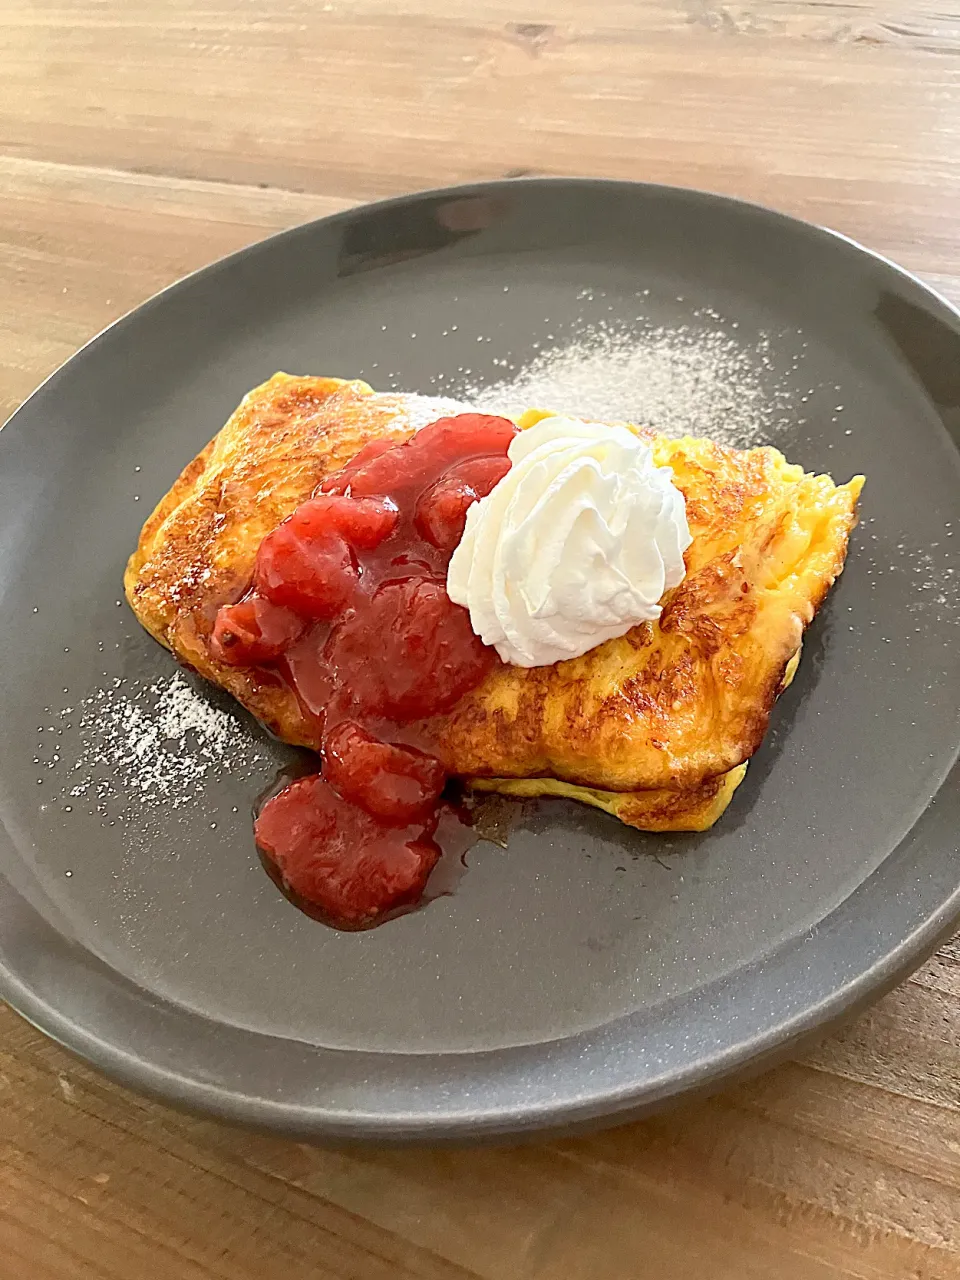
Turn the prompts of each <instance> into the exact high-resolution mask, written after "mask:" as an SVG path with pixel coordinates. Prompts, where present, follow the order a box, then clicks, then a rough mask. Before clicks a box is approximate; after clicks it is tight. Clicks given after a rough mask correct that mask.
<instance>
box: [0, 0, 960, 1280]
mask: <svg viewBox="0 0 960 1280" xmlns="http://www.w3.org/2000/svg"><path fill="white" fill-rule="evenodd" d="M0 24H2V39H0V407H2V408H3V409H12V408H13V407H14V405H15V404H16V403H17V402H18V401H19V400H20V399H21V398H23V397H24V396H25V395H26V394H27V393H28V392H29V391H30V390H31V388H32V387H33V386H34V385H36V383H37V382H39V381H40V380H41V379H42V378H43V377H44V376H45V375H46V374H47V373H48V372H50V371H51V370H52V369H53V368H54V367H56V365H57V364H59V363H60V362H61V361H62V360H63V359H64V358H65V357H66V356H67V355H69V354H70V353H71V352H72V351H73V350H74V349H75V348H76V347H77V346H78V345H80V344H81V343H82V342H83V341H85V340H86V339H87V338H88V337H90V336H91V335H92V334H93V333H94V332H96V331H97V330H98V329H99V328H101V327H102V326H103V325H104V324H106V323H107V322H109V321H110V320H111V319H113V318H115V317H116V316H117V315H119V314H121V313H122V312H123V311H125V310H127V309H128V308H129V307H131V306H134V305H136V304H137V303H139V302H140V301H142V300H143V299H144V298H145V297H147V296H148V295H149V294H151V293H152V292H154V291H155V290H156V289H158V288H160V287H161V286H163V285H164V284H166V283H168V282H169V281H170V280H172V279H174V278H176V277H177V276H179V275H181V274H183V273H184V272H186V271H189V270H191V269H193V268H195V267H198V266H200V265H202V264H203V263H204V262H206V261H209V260H210V259H212V258H214V257H217V256H219V255H220V254H223V253H225V252H228V251H230V250H232V249H235V248H237V247H239V246H241V245H242V244H245V243H247V242H248V241H251V240H254V239H257V238H259V237H260V236H262V235H264V234H266V233H268V232H270V231H272V230H275V229H279V228H281V227H284V226H287V225H290V224H293V223H296V222H300V221H303V220H305V219H307V218H310V217H315V216H320V215H323V214H326V213H329V212H332V211H334V210H336V209H340V208H343V207H346V206H347V205H348V204H349V203H351V202H353V201H357V200H361V199H366V198H370V197H374V196H380V195H387V194H393V193H395V192H398V191H401V190H406V189H410V188H413V187H418V186H426V185H432V184H439V183H446V182H453V181H459V180H462V179H472V178H480V177H492V176H502V175H504V174H517V173H527V172H536V173H591V174H601V175H605V176H619V177H630V178H650V179H656V180H659V181H667V182H676V183H685V184H689V185H696V186H702V187H707V188H711V189H713V190H718V191H726V192H731V193H734V194H737V195H742V196H746V197H748V198H752V199H759V200H763V201H765V202H767V203H771V204H773V205H776V206H778V207H780V208H783V209H786V210H787V211H790V212H794V213H798V214H800V215H802V216H805V217H808V218H813V219H815V220H818V221H821V222H825V223H828V224H830V225H833V226H835V227H837V228H838V229H839V230H842V231H844V232H846V233H848V234H851V235H854V236H856V237H858V238H860V239H862V240H864V241H865V242H867V243H868V244H870V245H871V246H872V247H873V248H876V249H879V250H881V251H883V252H886V253H889V254H891V255H893V256H895V257H896V258H898V259H899V260H900V261H902V262H903V263H904V265H906V266H908V267H911V268H912V269H914V270H916V271H919V272H921V273H923V274H925V275H926V277H927V278H928V279H930V280H931V281H932V282H933V283H934V284H936V285H937V286H938V287H939V288H941V289H942V290H943V291H944V292H946V293H947V294H948V295H949V296H951V297H952V298H953V299H954V300H957V301H960V265H958V264H960V8H958V9H957V10H955V11H954V10H934V9H931V8H921V7H919V6H916V5H909V4H902V3H901V4H898V3H893V2H892V0H889V2H883V0H874V2H871V0H863V2H862V3H851V4H836V3H831V2H829V0H827V2H824V0H810V2H809V3H803V2H796V3H792V2H790V0H779V2H778V0H770V2H769V3H752V4H739V3H727V4H719V3H711V2H709V0H686V2H683V0H650V2H648V3H642V4H641V3H636V2H635V0H598V2H597V3H594V4H592V5H591V6H589V7H587V6H583V5H579V4H575V3H573V0H530V2H529V3H528V4H526V5H525V6H524V7H523V8H522V9H518V8H517V7H516V5H515V4H514V3H512V0H476V2H475V3H474V4H472V5H471V6H470V7H469V8H468V7H467V6H465V5H451V4H450V3H449V0H419V2H418V3H413V2H411V0H399V2H392V0H351V2H350V3H345V2H342V3H332V4H330V3H328V4H323V3H313V2H311V0H275V2H274V3H272V4H269V5H264V4H261V3H253V0H208V2H207V3H205V4H203V5H202V6H197V5H196V4H194V3H190V2H189V0H138V2H134V0H100V2H97V0H82V2H78V3H75V4H73V5H69V6H68V5H66V4H61V5H55V4H50V3H44V2H43V0H37V2H35V3H28V2H27V0H0ZM0 1103H2V1106H0V1149H2V1160H0V1278H2V1280H88V1278H89V1280H94V1278H96V1280H140V1277H144V1278H146V1277H150V1280H153V1278H154V1277H156V1278H157V1280H181V1278H182V1280H212V1278H213V1277H217V1278H219V1277H223V1278H224V1280H228V1278H229V1280H247V1278H249V1280H254V1278H256V1280H264V1278H265V1280H273V1278H274V1277H283V1278H284V1280H299V1278H300V1277H308V1276H309V1277H320V1278H321V1280H326V1277H330V1278H333V1277H337V1278H338V1280H339V1278H344V1277H351V1278H357V1280H381V1278H383V1280H387V1277H413V1278H416V1280H461V1278H464V1280H465V1278H467V1277H482V1278H483V1280H487V1278H489V1280H505V1278H506V1280H587V1277H589V1278H590V1280H598V1278H599V1280H620V1277H623V1278H624V1280H628V1278H630V1280H632V1278H633V1277H643V1278H644V1280H645V1278H646V1277H651V1278H652V1277H656V1280H692V1278H697V1280H699V1278H700V1277H704V1278H706V1280H727V1278H729V1280H759V1278H761V1277H762V1278H763V1280H767V1278H769V1280H836V1278H838V1277H851V1278H852V1277H858V1278H863V1280H902V1278H903V1277H917V1278H922V1280H940V1278H943V1280H948V1278H950V1277H958V1276H960V946H958V944H957V942H956V941H955V942H954V943H953V944H951V945H949V946H947V947H945V948H943V949H942V950H941V952H940V953H939V954H938V956H936V957H935V958H934V959H933V960H931V961H930V962H929V963H928V964H927V965H926V966H924V968H923V969H921V970H920V972H919V973H918V974H917V975H916V976H915V977H914V978H913V979H911V980H910V981H909V982H907V983H906V984H905V985H904V986H903V987H902V988H900V989H899V990H898V991H896V992H895V993H893V994H892V995H890V996H888V997H887V998H886V999H885V1000H883V1001H881V1002H880V1003H879V1004H878V1005H877V1006H876V1007H875V1008H874V1009H873V1010H872V1011H871V1012H869V1013H868V1014H866V1015H864V1016H863V1017H861V1018H860V1019H859V1020H858V1021H857V1022H856V1023H854V1024H853V1025H852V1026H851V1027H850V1028H848V1029H847V1030H846V1031H844V1032H843V1033H841V1034H840V1035H837V1036H834V1037H833V1038H832V1039H830V1040H829V1041H827V1042H825V1043H824V1044H823V1045H821V1046H820V1047H819V1048H817V1049H816V1050H815V1051H812V1052H810V1053H809V1054H807V1055H806V1056H805V1058H804V1059H803V1060H802V1061H800V1062H795V1063H791V1064H789V1065H787V1066H784V1067H781V1068H780V1069H778V1070H776V1071H774V1072H771V1073H770V1074H768V1075H767V1076H765V1077H763V1078H762V1079H761V1080H758V1081H756V1082H754V1083H752V1084H749V1085H744V1086H741V1087H738V1088H736V1089H733V1090H731V1091H729V1092H727V1093H725V1094H723V1095H722V1096H721V1097H719V1098H716V1099H713V1100H711V1101H708V1102H702V1103H698V1104H696V1105H694V1106H688V1107H686V1108H683V1109H681V1110H679V1111H675V1112H673V1113H670V1114H668V1115H665V1116H662V1117H657V1118H655V1119H653V1120H650V1121H647V1122H645V1123H642V1124H638V1125H633V1126H630V1127H627V1128H624V1129H621V1130H618V1131H614V1132H611V1133H607V1134H602V1135H598V1136H593V1137H586V1138H577V1139H570V1140H564V1141H556V1142H539V1143H535V1144H531V1145H528V1146H524V1147H521V1148H503V1149H496V1150H483V1151H396V1150H379V1149H363V1150H359V1149H326V1150H319V1149H312V1148H308V1147H304V1146H301V1145H298V1144H294V1143H290V1142H286V1141H281V1140H277V1139H272V1138H269V1137H263V1136H258V1135H252V1134H247V1133H243V1132H239V1131H235V1130H232V1129H228V1128H226V1127H224V1126H221V1125H217V1124H215V1123H213V1122H209V1121H204V1120H198V1119H193V1118H189V1117H184V1116H181V1115H179V1114H176V1113H174V1112H172V1111H170V1110H168V1109H166V1108H165V1107H163V1106H160V1105H158V1104H155V1103H151V1102H146V1101H144V1100H142V1099H139V1098H137V1097H135V1096H133V1095H131V1094H129V1093H127V1092H125V1091H123V1090H121V1089H119V1088H117V1087H116V1086H113V1085H112V1084H110V1083H108V1082H107V1081H105V1080H104V1079H102V1078H101V1077H100V1076H98V1075H97V1074H95V1073H94V1072H92V1071H90V1070H89V1069H87V1068H86V1067H84V1066H81V1065H80V1064H78V1063H77V1062H75V1061H74V1060H73V1059H72V1058H70V1057H69V1056H68V1055H67V1054H65V1053H64V1052H63V1051H62V1050H61V1049H59V1048H58V1047H57V1046H55V1045H53V1044H51V1043H49V1042H48V1041H46V1040H44V1039H43V1038H42V1037H41V1036H39V1035H38V1034H37V1033H36V1032H35V1031H33V1030H32V1029H31V1028H30V1027H28V1026H27V1025H26V1024H24V1023H23V1022H21V1021H20V1020H19V1019H18V1018H16V1016H15V1015H13V1014H12V1013H10V1012H9V1011H3V1012H0Z"/></svg>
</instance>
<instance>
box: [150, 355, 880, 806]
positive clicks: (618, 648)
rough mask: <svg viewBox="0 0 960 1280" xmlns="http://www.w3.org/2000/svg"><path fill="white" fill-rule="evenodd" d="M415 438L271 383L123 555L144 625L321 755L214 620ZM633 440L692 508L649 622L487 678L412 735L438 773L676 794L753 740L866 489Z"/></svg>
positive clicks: (379, 409)
mask: <svg viewBox="0 0 960 1280" xmlns="http://www.w3.org/2000/svg"><path fill="white" fill-rule="evenodd" d="M539 416H542V415H539V414H531V415H530V419H531V420H533V419H535V418H536V417H539ZM522 425H525V423H522ZM410 430H411V428H410V424H409V421H408V418H407V414H406V409H405V406H404V401H403V398H402V397H399V396H390V395H376V394H375V393H374V392H372V391H371V390H370V388H369V387H368V386H366V384H365V383H361V382H343V381H340V380H338V379H334V378H291V377H288V376H287V375H285V374H276V375H275V376H274V377H273V378H271V379H270V380H269V381H268V382H266V383H264V384H263V386H261V387H258V388H256V389H255V390H254V391H252V392H250V394H249V395H248V396H247V397H246V398H245V399H244V401H243V403H242V404H241V405H240V407H239V408H238V409H237V411H236V412H235V413H234V414H233V416H232V417H231V418H230V421H229V422H228V423H227V424H226V426H225V427H224V428H223V430H222V431H221V432H220V434H219V435H218V436H217V437H216V438H215V440H213V441H212V442H211V444H210V445H208V446H207V448H206V449H204V450H203V452H202V453H201V454H199V456H198V457H197V458H195V459H194V461H193V462H191V463H190V464H189V466H188V467H187V468H186V469H185V470H184V472H183V473H182V475H181V476H180V478H179V479H178V480H177V481H176V483H175V484H174V486H173V488H172V489H171V490H170V492H169V493H168V494H167V495H166V497H165V498H164V499H163V500H162V501H161V503H160V504H159V506H158V507H157V509H156V511H154V513H153V514H152V515H151V517H150V519H149V520H148V521H147V523H146V525H145V526H144V529H143V532H142V534H141V538H140V542H139V545H138V547H137V550H136V552H135V553H134V555H133V556H132V557H131V559H130V562H129V565H128V567H127V573H126V578H125V586H126V591H127V597H128V599H129V601H130V604H131V606H132V608H133V610H134V612H135V613H136V615H137V617H138V618H139V619H140V621H141V622H142V623H143V625H144V626H145V627H146V628H147V630H148V631H149V632H150V633H151V634H152V635H154V636H155V637H156V638H157V639H158V640H159V641H160V642H161V643H162V644H164V645H166V646H167V647H168V648H170V649H172V650H173V652H174V653H175V654H176V655H177V656H178V657H179V658H180V659H181V661H183V662H185V663H186V664H188V665H189V666H191V667H193V668H194V669H195V670H197V671H198V672H200V673H201V674H202V675H204V676H206V677H207V678H208V679H210V680H212V681H214V682H215V683H217V684H219V685H221V686H222V687H223V688H225V689H227V690H228V691H229V692H230V693H232V694H233V695H234V697H236V698H237V699H238V700H239V701H240V702H241V703H242V704H243V705H244V706H245V707H247V708H248V709H249V710H250V711H251V712H253V714H254V715H256V716H257V717H258V718H259V719H261V720H262V721H263V722H264V723H265V724H266V725H267V726H268V728H270V729H271V730H272V732H274V733H275V734H277V736H279V737H280V738H282V739H284V740H285V741H288V742H291V743H296V744H300V745H304V746H313V747H316V746H318V745H319V744H318V742H317V732H316V727H315V726H314V725H313V724H312V723H311V722H309V721H308V720H307V719H306V718H305V717H304V716H303V714H302V713H301V711H300V708H299V706H298V704H297V701H296V698H295V697H294V695H293V694H292V692H291V691H290V690H289V689H288V688H286V687H285V686H284V685H282V684H280V683H279V681H277V680H275V679H273V678H272V677H271V676H270V675H269V673H264V672H258V671H257V670H254V669H244V668H237V667H228V666H225V665H223V664H220V663H218V662H217V661H216V659H215V658H214V656H213V653H212V651H211V648H210V636H211V632H212V628H213V621H214V618H215V616H216V612H217V610H218V608H219V607H220V606H221V605H223V604H227V603H230V602H232V601H234V600H236V599H237V598H238V597H239V595H240V594H241V593H242V592H243V590H244V589H245V588H246V586H247V584H248V582H249V579H250V575H251V573H252V569H253V564H254V559H255V557H256V553H257V548H258V547H259V544H260V542H261V540H262V539H263V537H264V536H265V535H266V534H267V533H269V532H270V530H271V529H273V528H275V527H276V525H277V524H278V523H279V522H280V521H281V520H282V519H283V518H284V517H285V516H287V515H289V514H290V512H291V511H292V510H293V509H294V508H295V507H296V506H297V505H298V504H299V503H300V502H302V501H303V500H304V499H305V498H307V497H308V496H309V495H310V493H311V492H312V491H313V489H314V488H315V487H316V485H317V484H318V483H319V482H320V481H321V480H322V479H323V477H324V476H326V475H327V474H329V473H330V472H332V471H335V470H337V469H338V468H339V467H341V466H342V465H343V464H344V463H345V462H346V461H348V460H349V458H350V457H352V456H353V455H354V454H355V453H356V452H357V450H358V449H360V448H361V447H362V446H363V445H364V444H366V443H367V442H368V441H369V440H371V439H377V438H384V437H393V438H396V439H398V440H399V439H403V438H404V437H405V436H406V435H407V434H409V432H410ZM641 434H643V435H645V436H646V438H648V439H650V440H651V442H652V444H653V447H654V453H655V456H656V460H657V462H658V463H661V464H669V465H670V466H671V467H673V470H674V478H675V481H676V483H677V485H678V487H679V488H680V489H681V490H682V491H683V493H684V496H685V498H686V501H687V513H688V518H689V522H690V527H691V532H692V534H693V543H692V545H691V547H690V548H689V550H688V552H687V555H686V562H687V576H686V578H685V579H684V581H683V582H682V583H681V585H680V586H679V587H678V588H676V590H674V591H672V592H669V593H668V594H667V596H666V597H665V599H664V602H663V606H664V607H663V613H662V616H661V618H660V620H659V622H658V623H652V624H644V625H643V626H640V627H636V628H634V629H633V630H632V631H630V632H629V633H628V634H627V635H625V636H623V637H621V638H619V639H617V640H611V641H608V642H607V643H606V644H603V645H600V646H599V647H598V648H596V649H594V650H592V651H591V652H590V653H588V654H585V655H584V656H583V657H581V658H575V659H573V660H572V661H569V662H562V663H557V664H556V665H554V666H552V667H541V668H532V669H521V668H517V667H508V666H501V667H499V668H498V669H497V670H496V671H494V672H493V674H492V675H491V676H490V677H489V678H488V679H487V680H486V681H485V682H484V683H483V684H482V685H481V686H480V687H479V688H478V689H476V690H475V691H474V692H473V693H471V694H469V695H468V696H467V697H466V698H464V699H462V700H461V702H460V703H458V705H457V707H456V708H455V709H454V711H453V712H452V713H451V714H450V715H448V716H446V717H443V718H440V719H437V720H435V721H433V722H431V723H430V724H429V725H428V726H426V728H427V729H428V731H429V733H430V736H431V738H432V739H433V740H434V741H435V743H436V750H437V753H438V754H439V755H440V756H441V758H442V760H443V762H444V764H445V765H446V766H447V768H448V769H449V770H450V771H451V772H453V773H457V774H460V775H465V776H481V777H491V778H526V779H531V778H539V779H541V780H542V778H543V777H544V776H546V777H551V778H555V779H558V780H560V781H562V782H566V783H570V784H573V785H577V786H582V787H586V788H593V789H600V790H604V791H613V792H637V791H650V790H657V789H665V790H670V791H685V790H694V789H696V788H699V787H701V786H702V785H703V784H704V783H705V782H707V781H708V780H714V779H717V778H719V776H720V775H722V774H727V773H729V772H730V771H731V770H733V769H735V768H736V767H737V766H738V765H740V764H742V763H743V762H744V761H745V760H747V759H749V757H750V756H751V755H752V754H753V752H754V751H755V750H756V748H757V747H758V746H759V744H760V741H761V739H762V737H763V734H764V732H765V730H766V726H767V720H768V717H769V713H770V709H771V707H772V705H773V703H774V701H775V699H776V696H777V693H778V691H779V688H780V686H781V683H782V681H783V678H784V674H785V671H786V668H787V665H788V663H789V661H790V658H791V657H792V656H793V655H794V654H795V653H796V651H797V649H798V648H799V645H800V641H801V637H802V634H803V631H804V628H805V627H806V626H807V625H808V624H809V622H810V621H811V620H812V618H813V616H814V613H815V612H816V609H817V608H818V606H819V605H820V603H821V601H822V600H823V598H824V596H825V595H826V593H827V591H828V590H829V588H830V586H831V585H832V583H833V581H834V580H835V578H836V576H837V575H838V574H839V573H840V571H841V569H842V567H843V561H844V556H845V554H846V548H847V539H848V536H849V533H850V530H851V528H852V527H853V525H854V523H855V521H856V514H855V513H856V503H857V497H858V495H859V492H860V488H861V486H862V483H863V481H862V478H860V477H856V478H855V479H854V480H852V481H850V482H849V484H847V485H843V486H837V485H835V484H834V482H833V481H832V480H831V479H830V478H829V477H827V476H811V475H807V474H805V473H804V472H803V470H802V469H801V468H799V467H794V466H791V465H790V464H788V463H787V462H786V461H785V459H784V458H783V456H782V455H781V454H780V453H778V452H777V451H776V450H774V449H754V450H750V451H737V450H731V449H725V448H722V447H721V446H719V445H715V444H712V443H710V442H709V441H705V440H694V439H690V438H685V439H682V440H667V439H665V438H664V437H661V436H655V435H653V434H652V433H651V432H646V431H642V432H641ZM731 794H732V792H731Z"/></svg>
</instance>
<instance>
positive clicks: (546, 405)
mask: <svg viewBox="0 0 960 1280" xmlns="http://www.w3.org/2000/svg"><path fill="white" fill-rule="evenodd" d="M793 345H794V346H795V347H796V353H795V354H793V355H792V356H791V357H790V360H791V362H792V367H793V368H796V366H797V364H798V362H799V359H800V357H801V354H802V344H798V343H797V342H796V341H794V344H793ZM503 364H506V365H507V367H508V368H510V369H511V376H510V377H506V378H501V379H500V380H498V381H497V382H495V383H493V384H492V385H491V384H489V383H488V384H485V385H484V384H474V383H471V381H470V379H469V377H465V379H464V382H463V383H462V385H458V386H456V387H455V388H453V390H454V392H455V394H456V395H457V396H458V397H459V398H461V399H464V400H468V401H469V402H470V404H471V405H473V406H475V407H476V408H477V409H480V410H483V411H486V412H499V413H507V414H515V413H516V412H519V411H520V410H522V409H526V408H543V409H556V410H559V411H562V412H564V413H567V414H574V415H577V416H579V417H584V418H592V419H599V420H600V421H603V420H610V419H626V420H629V421H632V422H635V423H638V424H641V425H644V426H650V427H654V428H655V429H657V430H658V431H661V432H663V433H664V434H665V435H670V436H682V435H696V436H708V437H709V438H710V439H712V440H716V441H717V442H718V443H720V444H726V445H731V446H737V447H740V448H748V447H751V446H755V445H758V444H765V443H769V442H772V441H773V440H774V439H775V437H776V436H777V435H778V434H779V433H782V431H783V429H784V428H785V427H786V426H788V425H792V424H796V423H797V422H798V421H800V422H802V418H799V417H798V406H797V405H796V404H795V403H794V396H795V392H794V391H793V390H792V389H791V388H789V387H788V386H786V385H785V384H784V383H783V382H782V381H781V379H780V377H779V376H778V373H777V369H776V366H775V365H774V362H773V359H772V348H771V341H770V339H769V338H768V337H765V336H761V337H760V338H759V339H757V340H756V341H754V342H753V343H752V344H751V343H745V342H743V341H741V340H739V339H738V338H737V337H736V336H735V335H734V334H732V333H731V332H730V331H729V329H728V327H726V326H724V325H723V324H721V323H718V322H717V320H716V318H711V316H710V315H706V314H695V316H694V319H693V322H692V323H690V324H689V325H687V324H684V325H680V326H677V327H667V326H659V325H658V326H653V325H644V324H638V326H637V327H636V328H631V329H623V328H618V327H616V326H614V325H611V324H607V323H605V322H603V321H601V322H600V323H599V324H595V325H591V326H589V327H582V328H580V329H578V330H577V331H576V332H575V333H574V334H573V335H572V337H571V338H570V340H569V341H567V342H566V343H564V344H562V345H557V346H554V347H551V348H550V349H547V350H542V351H540V352H539V353H538V355H537V356H536V357H535V358H534V360H533V361H532V362H531V363H529V364H528V365H526V366H525V367H522V368H518V369H517V368H514V367H513V366H512V365H510V364H509V363H508V362H506V361H504V362H503Z"/></svg>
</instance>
